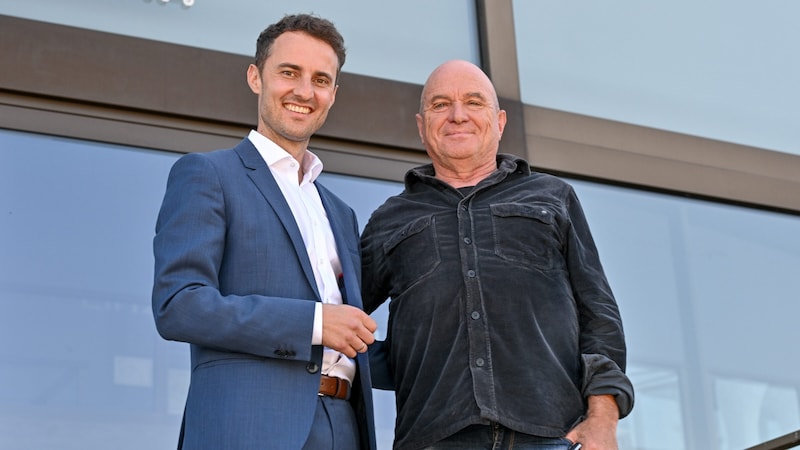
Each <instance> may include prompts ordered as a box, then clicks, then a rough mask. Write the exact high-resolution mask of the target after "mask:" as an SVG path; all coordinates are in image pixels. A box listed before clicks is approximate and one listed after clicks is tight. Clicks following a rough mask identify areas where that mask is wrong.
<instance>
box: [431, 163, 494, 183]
mask: <svg viewBox="0 0 800 450" xmlns="http://www.w3.org/2000/svg"><path fill="white" fill-rule="evenodd" d="M433 169H434V172H435V174H436V178H437V179H439V180H442V181H444V182H445V183H447V184H449V185H450V186H453V187H454V188H462V187H467V186H475V185H477V184H478V183H480V182H481V181H482V180H483V179H484V178H486V177H488V176H489V175H490V174H491V173H492V172H494V171H495V169H497V162H496V161H494V160H491V161H488V162H487V163H485V164H483V165H480V166H477V167H476V166H474V165H473V166H465V167H457V165H451V166H445V165H440V164H437V163H435V162H434V164H433Z"/></svg>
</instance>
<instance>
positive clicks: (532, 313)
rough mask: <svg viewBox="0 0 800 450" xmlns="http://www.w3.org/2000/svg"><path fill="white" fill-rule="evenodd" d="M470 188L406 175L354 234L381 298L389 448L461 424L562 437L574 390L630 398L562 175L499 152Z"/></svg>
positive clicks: (623, 406)
mask: <svg viewBox="0 0 800 450" xmlns="http://www.w3.org/2000/svg"><path fill="white" fill-rule="evenodd" d="M497 162H498V168H497V170H496V171H495V172H494V173H492V174H491V175H490V176H489V177H487V178H486V179H484V180H483V181H481V182H480V183H479V184H478V185H477V186H475V187H474V188H473V189H472V190H471V191H470V190H458V189H455V188H453V187H451V186H449V185H447V184H446V183H443V182H441V181H440V180H437V179H436V178H434V172H433V167H432V166H431V165H427V166H422V167H419V168H417V169H413V170H411V171H409V172H408V174H406V179H405V190H404V191H403V192H402V193H401V194H399V195H397V196H395V197H392V198H390V199H388V200H387V201H386V203H384V204H383V205H382V206H381V207H380V208H378V209H377V210H376V211H375V212H374V213H373V215H372V217H371V218H370V220H369V223H368V224H367V226H366V228H365V230H364V233H363V235H362V263H363V300H364V307H365V309H366V310H367V311H368V312H372V311H373V310H375V309H376V308H377V307H378V306H380V304H381V303H383V302H384V300H385V299H387V297H389V298H391V300H390V304H389V311H390V312H389V326H388V331H387V346H386V347H387V348H388V352H389V353H388V355H387V360H388V364H389V368H390V372H391V373H392V374H393V377H394V388H395V392H396V398H397V423H396V427H395V448H398V449H416V448H421V447H424V446H428V445H431V444H432V443H434V442H436V441H438V440H441V439H443V438H445V437H447V436H449V435H451V434H453V433H455V432H457V431H459V430H460V429H462V428H464V427H466V426H468V425H470V424H487V423H490V422H498V423H500V424H502V425H504V426H506V427H509V428H511V429H514V430H517V431H519V432H522V433H526V434H532V435H537V436H542V437H560V436H563V435H564V434H565V433H566V432H567V431H568V430H569V429H570V428H571V427H572V426H574V425H575V424H576V423H577V422H578V421H579V420H581V419H582V417H583V416H584V414H585V412H586V397H587V396H589V395H599V394H612V395H614V396H615V398H616V400H617V404H618V406H619V409H620V416H621V417H624V416H625V415H627V414H628V413H629V412H630V410H631V408H632V406H633V388H632V386H631V384H630V381H629V380H628V378H627V377H626V375H625V373H624V370H625V339H624V335H623V329H622V322H621V320H620V315H619V310H618V308H617V304H616V301H615V300H614V296H613V294H612V292H611V289H610V287H609V285H608V282H607V281H606V277H605V275H604V273H603V269H602V267H601V264H600V259H599V257H598V254H597V250H596V248H595V244H594V241H593V239H592V236H591V233H590V231H589V227H588V225H587V222H586V219H585V217H584V214H583V210H582V208H581V206H580V203H579V202H578V199H577V197H576V195H575V193H574V191H573V189H572V187H571V186H569V185H568V184H567V183H565V182H564V181H562V180H560V179H558V178H556V177H553V176H550V175H546V174H542V173H536V172H531V170H530V168H529V166H528V163H527V162H526V161H524V160H523V159H520V158H517V157H514V156H510V155H502V154H501V155H498V157H497Z"/></svg>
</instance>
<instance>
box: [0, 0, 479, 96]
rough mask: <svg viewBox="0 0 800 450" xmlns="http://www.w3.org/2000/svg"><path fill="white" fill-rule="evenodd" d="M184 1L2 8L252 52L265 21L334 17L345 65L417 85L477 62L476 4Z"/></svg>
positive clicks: (87, 0) (98, 0)
mask: <svg viewBox="0 0 800 450" xmlns="http://www.w3.org/2000/svg"><path fill="white" fill-rule="evenodd" d="M184 3H185V1H183V0H166V1H163V0H71V1H69V2H64V1H62V0H30V1H18V2H10V1H9V2H2V3H0V14H5V15H10V16H16V17H24V18H28V19H33V20H40V21H44V22H52V23H58V24H63V25H70V26H76V27H80V28H88V29H94V30H100V31H106V32H110V33H117V34H124V35H128V36H137V37H143V38H147V39H154V40H157V41H164V42H172V43H176V44H182V45H189V46H192V47H202V48H207V49H212V50H219V51H223V52H229V53H236V54H242V55H247V56H252V55H253V54H255V45H256V39H257V38H258V34H259V33H260V32H261V30H263V29H264V28H265V27H266V26H267V25H268V24H270V23H273V22H275V21H277V20H278V19H280V18H281V17H282V16H283V15H284V14H294V13H301V12H311V13H315V14H318V15H320V16H322V17H325V18H327V19H330V20H331V21H333V22H334V23H335V24H336V26H337V28H338V29H339V31H340V32H341V33H342V35H343V36H344V39H345V45H346V47H347V53H348V54H347V61H346V63H345V65H344V68H343V70H344V71H346V72H350V73H357V74H362V75H370V76H375V77H380V78H387V79H390V80H397V81H405V82H409V83H419V84H422V83H424V82H425V79H426V78H427V77H428V73H430V71H431V70H433V68H434V67H436V66H437V65H439V64H440V63H441V62H442V61H445V60H447V59H453V58H460V59H466V60H469V61H473V62H478V57H479V56H478V36H477V25H476V23H477V21H476V18H475V6H474V2H464V1H462V0H437V1H435V2H430V1H426V0H406V1H402V2H375V1H371V0H348V1H347V2H329V1H320V0H293V1H291V2H270V1H263V0H225V1H210V0H194V1H190V3H193V4H192V6H191V7H186V6H184ZM443 24H444V25H443ZM242 70H244V69H242ZM242 79H243V80H244V78H242Z"/></svg>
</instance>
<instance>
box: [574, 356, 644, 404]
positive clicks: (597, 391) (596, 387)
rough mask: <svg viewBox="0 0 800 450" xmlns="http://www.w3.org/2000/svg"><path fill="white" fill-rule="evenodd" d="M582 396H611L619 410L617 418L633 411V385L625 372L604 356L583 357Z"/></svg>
mask: <svg viewBox="0 0 800 450" xmlns="http://www.w3.org/2000/svg"><path fill="white" fill-rule="evenodd" d="M583 370H584V373H583V395H584V397H588V396H589V395H602V394H611V395H613V396H614V399H615V400H616V402H617V407H618V408H619V418H620V419H622V418H623V417H625V416H627V415H628V414H630V412H631V410H632V409H633V384H632V383H631V380H630V379H629V378H628V376H627V375H626V374H625V371H623V370H622V369H620V367H619V366H618V365H617V363H615V362H614V361H612V360H611V358H608V357H607V356H605V355H598V354H584V355H583Z"/></svg>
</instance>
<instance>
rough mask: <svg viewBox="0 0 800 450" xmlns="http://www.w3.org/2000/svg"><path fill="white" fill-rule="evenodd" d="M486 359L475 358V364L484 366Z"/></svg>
mask: <svg viewBox="0 0 800 450" xmlns="http://www.w3.org/2000/svg"><path fill="white" fill-rule="evenodd" d="M483 364H484V361H483V358H478V359H476V360H475V365H476V366H478V367H483Z"/></svg>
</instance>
